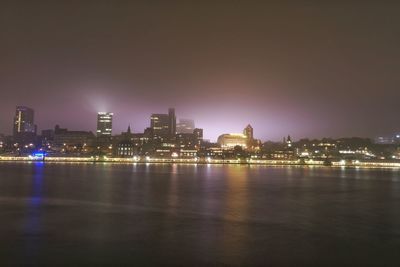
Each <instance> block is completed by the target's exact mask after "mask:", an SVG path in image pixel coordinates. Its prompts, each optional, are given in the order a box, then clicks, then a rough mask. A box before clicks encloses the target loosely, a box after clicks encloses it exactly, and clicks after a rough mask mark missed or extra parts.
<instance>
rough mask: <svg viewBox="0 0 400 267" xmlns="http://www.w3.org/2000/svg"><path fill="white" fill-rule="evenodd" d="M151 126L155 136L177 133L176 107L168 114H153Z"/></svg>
mask: <svg viewBox="0 0 400 267" xmlns="http://www.w3.org/2000/svg"><path fill="white" fill-rule="evenodd" d="M150 128H151V129H152V131H153V135H154V136H155V137H161V138H167V137H170V138H171V137H173V136H174V135H175V134H176V116H175V109H173V108H170V109H169V110H168V114H152V115H151V117H150Z"/></svg>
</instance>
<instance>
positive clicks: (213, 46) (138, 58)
mask: <svg viewBox="0 0 400 267" xmlns="http://www.w3.org/2000/svg"><path fill="white" fill-rule="evenodd" d="M129 2H131V3H129ZM194 2H195V1H179V2H173V1H151V0H150V1H142V2H141V3H140V2H139V1H104V2H101V1H99V0H96V1H64V3H63V1H43V2H41V1H10V2H8V3H7V2H5V1H2V2H1V4H0V91H1V95H0V97H1V98H0V132H2V133H6V134H9V133H11V130H12V119H13V115H14V112H15V106H17V105H26V106H29V107H32V108H34V109H35V112H36V114H35V122H36V123H37V124H38V127H39V130H42V129H46V128H53V127H54V125H55V124H60V125H61V126H62V127H67V128H69V129H71V130H80V129H82V130H92V131H94V130H95V127H96V113H97V111H111V112H114V114H115V117H114V133H115V134H117V133H119V132H121V131H123V130H126V128H127V126H128V124H130V125H131V126H132V128H133V130H134V132H141V131H143V129H144V128H145V127H148V126H149V117H150V115H151V113H161V112H165V113H166V112H167V109H168V108H169V107H175V108H176V112H177V117H178V118H192V119H194V120H195V122H196V126H198V127H201V128H204V134H205V138H209V139H211V140H215V139H216V137H217V136H218V135H219V134H222V133H225V132H241V131H242V129H243V128H244V127H245V126H246V125H247V124H248V123H250V124H252V125H253V127H254V134H255V137H257V138H261V139H262V140H267V139H269V140H280V139H281V138H282V137H283V136H284V135H287V134H291V135H292V136H293V137H294V139H299V138H302V137H306V136H307V137H342V136H364V137H374V136H376V135H383V134H392V133H394V132H397V131H400V104H399V99H400V15H399V14H400V3H397V4H396V3H395V1H386V3H385V1H354V2H353V3H350V1H315V2H313V1H300V0H299V1H292V2H286V3H285V4H282V3H283V2H284V1H276V2H275V3H278V2H279V3H280V4H273V2H272V1H244V0H243V1H233V0H232V1H228V0H226V1H197V4H196V3H194ZM263 2H264V3H263ZM267 2H269V3H267ZM320 2H325V3H320ZM327 2H330V3H327ZM364 2H365V3H364Z"/></svg>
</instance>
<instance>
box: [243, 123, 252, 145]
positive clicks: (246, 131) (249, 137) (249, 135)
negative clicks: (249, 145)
mask: <svg viewBox="0 0 400 267" xmlns="http://www.w3.org/2000/svg"><path fill="white" fill-rule="evenodd" d="M243 134H244V135H245V136H246V137H247V140H249V141H250V142H251V141H253V140H254V136H253V127H251V125H250V124H248V125H247V126H246V128H244V130H243Z"/></svg>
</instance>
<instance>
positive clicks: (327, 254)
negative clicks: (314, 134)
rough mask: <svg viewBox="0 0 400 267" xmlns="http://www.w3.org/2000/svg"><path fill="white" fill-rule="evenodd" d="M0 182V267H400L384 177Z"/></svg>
mask: <svg viewBox="0 0 400 267" xmlns="http://www.w3.org/2000/svg"><path fill="white" fill-rule="evenodd" d="M0 174H1V177H0V208H1V210H2V211H3V214H4V215H6V216H2V224H1V227H0V236H2V239H1V240H0V251H2V252H0V263H2V262H1V261H2V260H7V261H6V263H10V262H13V263H17V264H27V263H32V262H33V263H35V262H36V263H37V262H44V263H51V264H52V265H57V263H68V264H71V265H76V263H81V261H83V262H84V263H86V264H88V265H93V264H100V263H109V264H124V263H132V262H136V263H138V262H139V263H147V264H148V265H154V264H156V265H160V264H162V263H169V264H180V265H210V264H226V265H252V264H259V265H260V264H261V265H264V264H268V263H269V264H271V265H288V264H293V263H300V265H303V266H308V265H310V264H319V265H324V264H326V263H328V262H329V263H331V262H333V263H335V264H336V265H342V264H343V263H347V262H348V260H349V259H351V260H352V261H353V262H355V263H356V264H358V265H363V264H364V263H381V260H382V258H384V259H385V260H386V261H389V262H400V258H399V255H398V253H397V250H398V247H399V246H400V212H399V211H400V172H399V171H394V170H390V169H386V170H383V169H374V170H368V169H356V168H353V169H349V168H324V167H321V168H307V167H263V166H247V165H234V166H229V165H194V164H193V165H190V164H189V165H179V164H160V165H153V164H131V165H129V164H121V165H111V164H76V165H75V164H43V163H37V164H23V163H19V164H14V163H13V164H0ZM10 244H12V245H10ZM72 244H73V245H72ZM350 251H351V255H350V254H349V252H350ZM288 255H289V256H288ZM145 265H146V264H145Z"/></svg>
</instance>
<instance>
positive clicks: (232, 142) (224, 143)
mask: <svg viewBox="0 0 400 267" xmlns="http://www.w3.org/2000/svg"><path fill="white" fill-rule="evenodd" d="M217 142H218V144H219V145H220V146H221V147H222V148H223V149H231V148H234V147H235V146H241V147H242V148H247V136H246V135H244V134H237V133H231V134H223V135H220V136H219V137H218V141H217Z"/></svg>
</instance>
